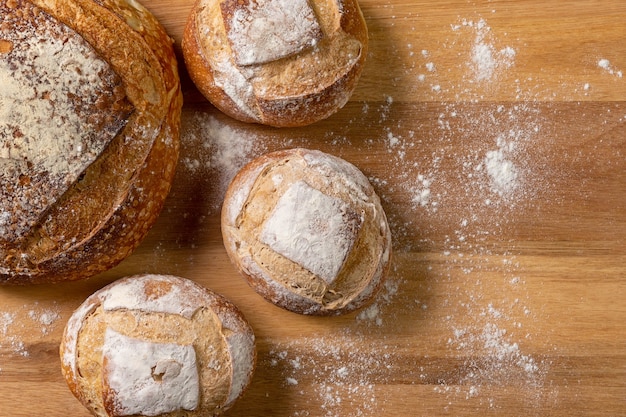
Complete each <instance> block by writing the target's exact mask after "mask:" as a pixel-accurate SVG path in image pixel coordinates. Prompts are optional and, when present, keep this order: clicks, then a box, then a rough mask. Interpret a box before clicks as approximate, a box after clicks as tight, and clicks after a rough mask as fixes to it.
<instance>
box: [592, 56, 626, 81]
mask: <svg viewBox="0 0 626 417" xmlns="http://www.w3.org/2000/svg"><path fill="white" fill-rule="evenodd" d="M598 67H600V68H602V69H603V70H604V71H606V72H607V73H609V74H610V75H614V76H616V77H618V78H622V76H623V75H624V74H623V73H622V71H621V70H618V69H616V68H615V67H613V65H611V62H610V61H609V60H608V59H606V58H602V59H600V60H599V61H598Z"/></svg>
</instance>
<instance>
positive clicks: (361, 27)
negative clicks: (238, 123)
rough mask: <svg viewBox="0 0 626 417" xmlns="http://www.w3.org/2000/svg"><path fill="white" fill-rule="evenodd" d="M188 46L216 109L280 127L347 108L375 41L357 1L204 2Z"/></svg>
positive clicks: (188, 31)
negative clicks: (345, 106)
mask: <svg viewBox="0 0 626 417" xmlns="http://www.w3.org/2000/svg"><path fill="white" fill-rule="evenodd" d="M182 46H183V55H184V58H185V62H186V64H187V69H188V70H189V74H190V76H191V78H192V80H193V81H194V83H195V84H196V86H197V87H198V89H199V90H200V92H201V93H202V94H204V96H205V97H206V98H207V99H209V100H210V101H211V102H212V103H213V104H214V105H215V106H216V107H218V108H219V109H220V110H222V111H223V112H224V113H226V114H228V115H230V116H232V117H234V118H236V119H239V120H242V121H245V122H256V123H261V124H266V125H271V126H279V127H280V126H303V125H307V124H310V123H313V122H316V121H318V120H322V119H324V118H326V117H328V116H330V115H332V114H333V113H335V112H337V111H338V110H339V109H340V108H341V107H343V106H344V104H345V103H346V102H347V101H348V99H349V98H350V96H351V94H352V92H353V90H354V88H355V86H356V84H357V82H358V79H359V77H360V75H361V72H362V69H363V65H364V62H365V57H366V54H367V46H368V38H367V26H366V24H365V19H364V18H363V15H362V13H361V10H360V8H359V5H358V2H357V0H342V1H337V0H197V2H196V4H195V6H194V8H193V9H192V12H191V14H190V16H189V20H188V22H187V26H186V28H185V33H184V37H183V44H182Z"/></svg>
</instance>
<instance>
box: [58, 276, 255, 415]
mask: <svg viewBox="0 0 626 417" xmlns="http://www.w3.org/2000/svg"><path fill="white" fill-rule="evenodd" d="M60 355H61V363H62V370H63V375H64V377H65V379H66V381H67V383H68V386H69V388H70V390H71V391H72V392H73V394H74V395H75V396H76V397H77V398H78V399H79V400H80V401H81V402H82V403H83V405H85V407H86V408H88V409H89V410H90V411H91V412H92V414H94V415H95V416H98V417H101V416H102V417H104V416H106V417H120V416H172V417H173V416H179V417H180V416H188V417H192V416H198V417H200V416H213V415H217V414H220V413H221V412H222V411H224V410H226V409H228V408H229V407H230V406H232V404H233V403H234V402H235V401H236V400H237V399H238V398H239V397H240V396H241V395H242V393H243V392H244V390H245V388H246V387H247V386H248V385H249V383H250V380H251V378H252V374H253V372H254V368H255V363H256V350H255V340H254V334H253V331H252V329H251V327H250V325H249V324H248V322H247V321H246V320H245V318H244V317H243V315H242V313H241V312H240V310H239V309H238V308H237V307H236V306H235V305H234V304H232V303H231V302H230V301H228V300H226V299H225V298H224V297H223V296H220V295H218V294H215V293H214V292H212V291H210V290H208V289H206V288H203V287H201V286H199V285H198V284H195V283H193V282H192V281H190V280H187V279H183V278H179V277H174V276H169V275H137V276H131V277H127V278H123V279H121V280H118V281H115V282H113V283H112V284H109V285H108V286H106V287H104V288H103V289H101V290H99V291H97V292H95V293H94V294H93V295H91V296H90V297H89V298H87V300H85V302H84V303H83V304H82V305H81V306H80V307H78V309H76V311H75V312H74V314H73V315H72V316H71V317H70V319H69V320H68V322H67V325H66V327H65V332H64V334H63V339H62V342H61V347H60Z"/></svg>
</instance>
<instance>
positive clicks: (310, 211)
mask: <svg viewBox="0 0 626 417" xmlns="http://www.w3.org/2000/svg"><path fill="white" fill-rule="evenodd" d="M222 235H223V238H224V244H225V247H226V251H227V252H228V255H229V256H230V258H231V260H232V261H233V263H234V264H235V265H236V266H237V268H238V269H239V270H240V272H241V273H242V274H243V275H244V276H245V277H246V279H247V281H248V283H249V284H250V286H251V287H252V288H254V290H256V291H257V292H258V293H259V294H261V295H262V296H263V297H265V298H266V299H267V300H269V301H271V302H273V303H274V304H276V305H278V306H280V307H283V308H285V309H287V310H290V311H293V312H297V313H301V314H316V315H330V314H341V313H346V312H349V311H352V310H355V309H357V308H359V307H362V306H363V305H364V304H366V303H367V302H368V301H370V300H371V299H372V298H373V296H374V295H375V294H376V292H377V291H378V289H379V288H380V286H381V284H382V282H383V280H384V278H385V275H386V272H387V267H388V265H389V260H390V255H391V236H390V231H389V226H388V223H387V218H386V216H385V213H384V211H383V209H382V207H381V204H380V200H379V198H378V196H377V195H376V194H375V192H374V189H373V188H372V186H371V184H370V183H369V181H368V180H367V178H366V177H365V176H364V175H363V174H362V173H361V171H359V170H358V169H357V168H356V167H355V166H354V165H352V164H350V163H348V162H346V161H344V160H342V159H340V158H337V157H335V156H331V155H328V154H325V153H323V152H320V151H313V150H306V149H292V150H285V151H278V152H274V153H270V154H267V155H264V156H261V157H259V158H257V159H255V160H254V161H252V162H250V163H249V164H248V165H246V166H245V167H244V168H243V169H242V170H241V171H240V172H239V173H238V174H237V175H236V176H235V178H234V179H233V181H232V183H231V184H230V186H229V188H228V190H227V192H226V196H225V200H224V205H223V208H222Z"/></svg>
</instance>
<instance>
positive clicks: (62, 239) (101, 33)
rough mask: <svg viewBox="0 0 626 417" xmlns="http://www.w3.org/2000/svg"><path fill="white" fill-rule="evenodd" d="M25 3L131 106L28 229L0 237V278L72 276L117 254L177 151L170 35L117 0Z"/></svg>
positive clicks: (160, 197)
mask: <svg viewBox="0 0 626 417" xmlns="http://www.w3.org/2000/svg"><path fill="white" fill-rule="evenodd" d="M21 1H25V0H21ZM32 3H33V5H34V6H36V7H37V8H38V9H39V10H41V11H42V12H45V13H47V14H48V15H50V16H51V17H52V19H54V20H56V21H58V22H59V24H63V25H66V26H67V27H68V28H69V29H70V30H71V31H73V32H75V33H76V34H78V35H79V36H80V37H81V38H83V39H84V40H85V41H86V42H87V43H88V44H89V45H90V46H91V47H92V48H93V49H94V50H95V51H96V52H97V54H98V55H99V56H100V57H102V59H104V60H105V61H106V62H107V63H108V64H109V65H110V67H111V68H112V70H113V71H114V72H115V73H116V74H117V75H118V76H119V77H120V78H121V83H122V85H123V88H124V91H123V92H124V95H125V97H126V99H127V100H128V102H129V103H130V105H131V106H132V111H131V112H130V113H128V114H127V118H126V121H125V124H124V125H123V127H122V128H121V129H120V130H119V132H118V133H117V135H115V137H114V138H113V139H112V140H111V141H110V142H109V143H108V144H107V146H106V148H105V149H104V151H102V153H101V154H99V155H98V157H97V159H95V161H93V162H92V163H91V164H90V165H89V166H88V167H87V168H86V170H85V171H84V172H82V174H81V175H80V177H79V178H78V179H77V180H76V181H75V182H74V183H73V184H71V185H70V186H69V188H68V189H67V191H65V192H64V193H63V195H62V196H60V197H59V198H58V199H56V200H55V201H53V202H51V203H50V204H49V206H48V207H46V208H45V210H44V212H43V215H42V216H41V217H40V218H39V219H38V220H37V222H36V223H35V224H33V225H32V227H31V228H30V230H29V231H28V232H27V233H26V234H25V235H24V236H22V237H21V238H20V239H17V240H15V241H11V242H5V243H4V244H0V282H1V283H15V284H26V283H43V282H57V281H64V280H75V279H80V278H85V277H88V276H92V275H94V274H97V273H99V272H102V271H104V270H106V269H109V268H111V267H112V266H114V265H115V264H117V263H118V262H120V261H121V260H123V259H124V258H125V257H126V256H128V255H129V254H130V253H131V252H132V251H133V250H134V249H135V248H136V247H137V245H138V244H139V243H140V242H141V240H142V239H143V237H144V236H145V234H146V233H147V231H148V229H149V228H150V227H151V225H152V224H153V223H154V221H155V220H156V218H157V216H158V214H159V212H160V210H161V207H162V204H163V201H164V200H165V197H166V196H167V194H168V192H169V189H170V185H171V181H172V178H173V175H174V170H175V167H176V161H177V158H178V146H179V128H180V112H181V107H182V94H181V91H180V82H179V78H178V70H177V62H176V57H175V55H174V50H173V48H172V40H171V39H170V38H169V37H168V35H167V34H166V33H165V31H164V29H163V28H162V27H161V25H160V24H159V23H158V22H157V21H156V19H155V18H154V17H153V16H152V15H151V14H150V13H149V12H148V11H147V10H146V9H145V8H143V7H141V6H140V5H138V4H137V3H135V2H126V1H123V0H104V1H98V2H96V1H92V0H72V1H60V0H34V1H33V2H32ZM155 173H158V174H157V175H155ZM5 192H6V190H5Z"/></svg>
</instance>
